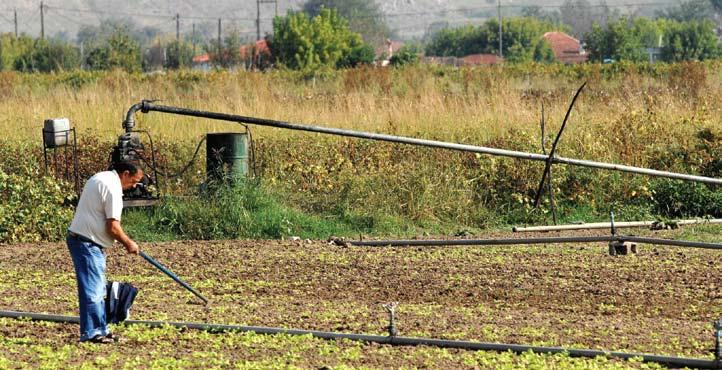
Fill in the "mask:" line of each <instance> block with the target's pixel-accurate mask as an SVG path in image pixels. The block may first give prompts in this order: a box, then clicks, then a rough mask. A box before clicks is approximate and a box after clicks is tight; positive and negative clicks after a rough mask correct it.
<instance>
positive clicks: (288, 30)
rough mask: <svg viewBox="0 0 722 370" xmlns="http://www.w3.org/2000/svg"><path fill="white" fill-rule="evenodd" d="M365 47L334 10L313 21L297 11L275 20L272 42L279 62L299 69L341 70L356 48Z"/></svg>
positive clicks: (271, 45)
mask: <svg viewBox="0 0 722 370" xmlns="http://www.w3.org/2000/svg"><path fill="white" fill-rule="evenodd" d="M362 46H363V41H362V39H361V36H360V35H359V34H357V33H355V32H352V31H351V30H349V28H348V22H347V21H346V20H345V19H344V18H342V17H340V16H339V15H338V14H337V13H336V11H335V10H332V9H327V8H324V9H321V12H320V14H319V15H317V16H315V17H313V18H312V19H311V18H309V17H308V15H307V14H306V13H296V12H289V14H288V15H287V16H285V17H276V18H275V19H274V20H273V37H272V38H271V39H270V41H269V47H270V49H271V53H272V54H273V56H274V58H276V62H277V63H279V64H282V65H284V66H286V67H288V68H291V69H300V70H315V69H318V68H321V67H331V68H334V67H341V66H342V65H341V64H343V63H344V61H347V60H348V59H347V57H348V56H349V55H350V54H351V53H352V52H353V51H354V49H357V48H360V47H362Z"/></svg>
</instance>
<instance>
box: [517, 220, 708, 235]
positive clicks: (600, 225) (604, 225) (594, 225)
mask: <svg viewBox="0 0 722 370" xmlns="http://www.w3.org/2000/svg"><path fill="white" fill-rule="evenodd" d="M655 222H657V221H626V222H615V223H614V227H616V228H630V227H649V226H653V225H654V224H655ZM670 224H674V225H677V226H682V225H696V224H702V225H704V224H709V225H717V224H722V219H719V218H715V219H710V220H679V221H670ZM610 227H611V224H610V223H609V222H590V223H583V224H570V225H550V226H529V227H517V226H514V227H513V228H512V229H511V230H512V231H513V232H531V231H534V232H537V231H562V230H592V229H609V228H610Z"/></svg>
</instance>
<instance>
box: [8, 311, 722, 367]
mask: <svg viewBox="0 0 722 370" xmlns="http://www.w3.org/2000/svg"><path fill="white" fill-rule="evenodd" d="M0 317H8V318H30V319H32V320H35V321H51V322H58V323H78V322H79V319H78V317H77V316H61V315H49V314H41V313H34V312H18V311H0ZM124 322H125V323H126V324H131V325H138V324H140V325H146V326H149V327H152V328H157V327H161V326H168V325H169V326H173V327H177V328H188V329H198V330H206V331H212V332H227V331H237V332H253V333H257V334H287V335H311V336H313V337H315V338H320V339H348V340H353V341H361V342H373V343H379V344H389V345H396V346H417V345H425V346H434V347H443V348H458V349H468V350H477V351H499V352H505V351H511V352H515V353H524V352H529V351H531V352H534V353H538V354H556V353H566V354H568V355H569V356H572V357H592V358H593V357H598V356H601V357H607V358H620V359H631V358H640V359H642V361H644V362H655V363H658V364H662V365H665V366H670V367H692V368H699V369H717V368H718V364H719V362H718V361H716V360H705V359H697V358H685V357H673V356H660V355H653V354H646V353H628V352H616V351H601V350H594V349H572V348H563V347H544V346H526V345H519V344H505V343H486V342H471V341H459V340H445V339H433V338H418V337H400V336H382V335H366V334H355V333H339V332H328V331H316V330H301V329H286V328H274V327H265V326H239V325H222V324H208V323H196V322H175V321H148V320H126V321H124Z"/></svg>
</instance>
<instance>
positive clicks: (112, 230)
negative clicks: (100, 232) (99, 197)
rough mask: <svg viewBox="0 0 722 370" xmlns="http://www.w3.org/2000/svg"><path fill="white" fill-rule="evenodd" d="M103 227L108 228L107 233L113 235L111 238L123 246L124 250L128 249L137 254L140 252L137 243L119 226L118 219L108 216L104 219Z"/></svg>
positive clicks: (129, 251)
mask: <svg viewBox="0 0 722 370" xmlns="http://www.w3.org/2000/svg"><path fill="white" fill-rule="evenodd" d="M105 228H106V229H107V230H108V233H109V234H110V235H111V236H113V239H115V240H117V241H119V242H120V243H121V244H123V245H124V246H125V250H126V251H128V253H132V254H138V253H139V252H140V248H139V247H138V244H137V243H136V242H134V241H133V240H132V239H131V238H129V237H128V235H126V234H125V231H123V228H122V227H121V226H120V221H118V220H116V219H114V218H109V219H107V220H105Z"/></svg>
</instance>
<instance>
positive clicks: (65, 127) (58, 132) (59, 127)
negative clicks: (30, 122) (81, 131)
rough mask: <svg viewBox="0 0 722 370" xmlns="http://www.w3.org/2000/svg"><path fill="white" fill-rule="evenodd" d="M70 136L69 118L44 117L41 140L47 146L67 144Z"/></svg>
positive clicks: (53, 146)
mask: <svg viewBox="0 0 722 370" xmlns="http://www.w3.org/2000/svg"><path fill="white" fill-rule="evenodd" d="M69 137H70V120H68V119H67V118H52V119H46V120H45V125H44V126H43V140H44V141H45V146H46V147H47V148H56V147H59V146H66V145H68V141H69V140H68V138H69Z"/></svg>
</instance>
